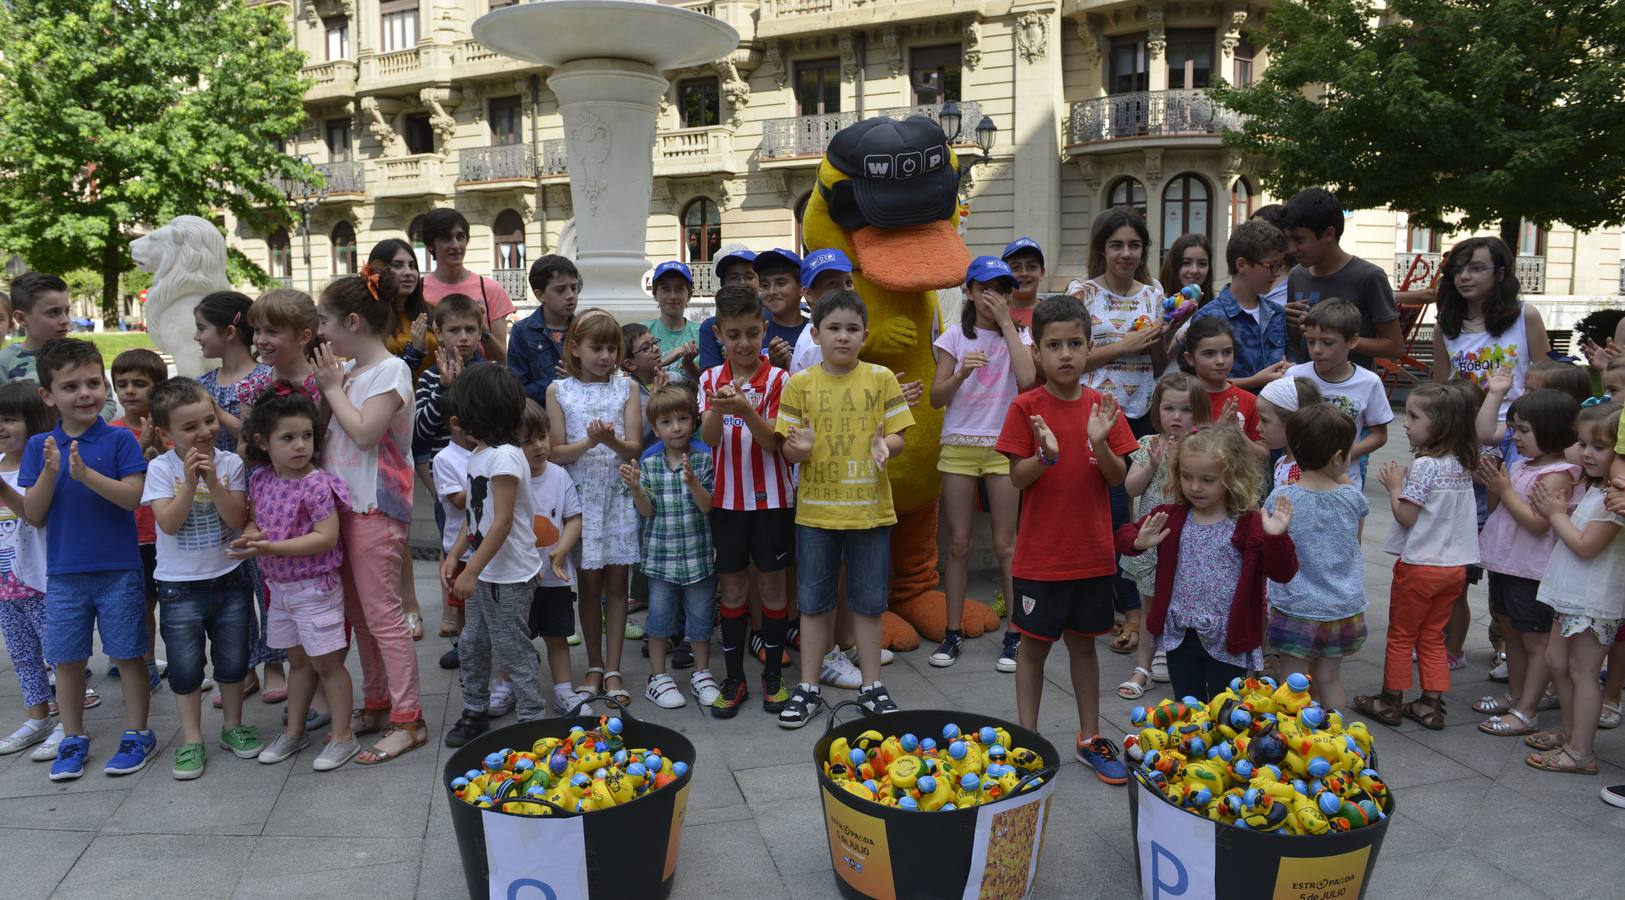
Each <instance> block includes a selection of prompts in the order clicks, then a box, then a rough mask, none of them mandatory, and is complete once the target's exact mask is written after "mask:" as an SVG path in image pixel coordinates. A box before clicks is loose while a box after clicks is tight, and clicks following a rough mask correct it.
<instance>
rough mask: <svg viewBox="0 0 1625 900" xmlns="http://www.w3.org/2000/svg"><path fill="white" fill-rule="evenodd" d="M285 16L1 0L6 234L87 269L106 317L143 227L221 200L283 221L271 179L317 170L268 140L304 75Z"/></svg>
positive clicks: (189, 3)
mask: <svg viewBox="0 0 1625 900" xmlns="http://www.w3.org/2000/svg"><path fill="white" fill-rule="evenodd" d="M282 16H283V12H282V10H281V8H280V7H252V8H251V7H248V6H246V5H245V3H244V0H10V2H8V3H7V4H5V5H4V6H0V161H3V162H0V246H3V247H5V248H6V249H7V250H10V251H12V252H14V253H17V254H19V255H20V256H22V257H23V258H24V259H25V260H27V261H28V263H29V264H30V265H31V266H33V267H35V268H37V269H41V270H46V271H54V272H70V271H73V270H75V269H81V268H86V267H89V268H92V269H94V270H96V271H97V272H98V273H100V275H101V280H102V285H103V288H102V309H103V313H104V315H106V316H108V317H109V318H111V317H112V316H114V315H116V311H117V303H116V301H117V295H118V284H119V275H120V274H121V273H123V272H125V271H128V270H129V269H131V268H132V266H133V263H132V261H131V260H130V255H129V242H130V240H132V239H133V238H134V237H135V236H137V235H138V234H140V233H141V232H142V231H144V230H147V229H150V228H153V227H156V226H158V225H161V224H163V223H164V222H166V221H168V220H169V219H170V218H172V217H174V216H177V215H182V214H187V213H190V214H193V215H199V216H203V217H205V218H216V213H217V211H218V210H222V209H225V210H230V211H231V213H232V214H233V215H234V216H236V218H237V219H238V221H240V222H242V223H244V224H246V225H247V226H248V227H250V228H254V229H257V230H258V229H266V228H269V227H271V225H272V223H273V222H279V221H285V220H286V218H287V212H286V202H285V200H284V198H283V195H282V191H281V189H280V187H279V186H278V185H279V182H280V180H282V179H288V180H296V181H297V180H306V181H308V180H312V178H313V177H314V176H313V173H311V172H310V171H309V169H308V167H306V166H302V165H301V164H300V163H299V162H298V161H297V160H295V159H293V158H291V157H289V156H288V155H286V154H285V153H283V152H281V151H280V150H279V149H278V143H279V141H280V139H282V138H285V137H287V136H289V135H292V134H294V133H295V132H297V131H298V130H299V129H300V128H301V127H302V126H303V125H304V121H305V112H304V107H303V97H304V93H305V90H306V88H307V87H308V84H307V83H306V82H305V81H304V80H302V79H301V77H300V68H301V67H302V66H303V65H304V55H303V54H302V53H300V52H299V51H298V50H296V49H294V48H293V46H292V42H291V39H290V37H289V34H288V30H287V27H286V24H285V23H284V22H283V19H282ZM239 262H246V260H239ZM248 269H249V270H251V271H247V272H246V274H248V275H249V276H250V277H251V278H253V279H254V280H258V281H265V282H268V281H269V279H268V278H267V277H266V276H265V274H264V273H263V272H261V271H259V269H258V267H256V266H252V264H249V266H248Z"/></svg>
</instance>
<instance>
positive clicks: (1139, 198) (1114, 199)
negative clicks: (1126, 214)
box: [1106, 178, 1145, 218]
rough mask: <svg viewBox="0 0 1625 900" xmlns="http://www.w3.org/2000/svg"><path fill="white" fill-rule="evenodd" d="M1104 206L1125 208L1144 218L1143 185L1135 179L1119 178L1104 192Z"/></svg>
mask: <svg viewBox="0 0 1625 900" xmlns="http://www.w3.org/2000/svg"><path fill="white" fill-rule="evenodd" d="M1106 206H1107V207H1113V206H1126V207H1128V208H1129V209H1132V210H1134V211H1135V212H1137V213H1139V214H1140V216H1141V217H1142V218H1143V217H1144V216H1145V185H1143V184H1141V183H1140V182H1139V180H1138V179H1135V178H1119V179H1118V180H1117V181H1115V182H1113V183H1112V186H1111V187H1110V188H1108V189H1107V190H1106Z"/></svg>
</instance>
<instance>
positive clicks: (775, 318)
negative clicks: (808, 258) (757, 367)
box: [750, 247, 850, 369]
mask: <svg viewBox="0 0 1625 900" xmlns="http://www.w3.org/2000/svg"><path fill="white" fill-rule="evenodd" d="M750 265H751V269H753V270H754V271H755V272H756V285H757V287H756V294H757V296H758V297H760V298H761V300H762V305H763V306H765V307H767V331H766V332H765V333H764V336H763V339H762V340H763V346H765V347H767V355H768V359H770V360H772V362H773V365H775V366H778V367H779V368H781V369H788V368H789V367H790V356H791V354H793V353H794V352H795V348H796V341H797V340H798V339H800V338H801V336H802V334H803V332H805V331H806V329H807V318H806V317H805V316H803V315H802V314H801V298H802V295H803V291H802V289H801V257H799V256H797V255H795V254H794V253H791V252H790V251H789V250H785V249H783V248H779V247H775V248H773V249H772V250H764V251H763V252H761V253H758V254H756V259H754V260H752V261H751V264H750ZM848 271H850V269H849V270H848ZM781 342H782V343H781Z"/></svg>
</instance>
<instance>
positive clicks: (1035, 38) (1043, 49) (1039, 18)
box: [1016, 9, 1049, 63]
mask: <svg viewBox="0 0 1625 900" xmlns="http://www.w3.org/2000/svg"><path fill="white" fill-rule="evenodd" d="M1016 49H1017V50H1018V51H1020V52H1021V58H1022V59H1024V60H1026V61H1027V62H1029V63H1035V62H1037V61H1039V60H1041V59H1043V58H1044V54H1046V53H1048V52H1049V12H1048V11H1047V10H1036V9H1034V10H1028V11H1027V12H1024V13H1022V14H1021V15H1020V16H1018V17H1016Z"/></svg>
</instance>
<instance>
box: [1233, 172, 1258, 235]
mask: <svg viewBox="0 0 1625 900" xmlns="http://www.w3.org/2000/svg"><path fill="white" fill-rule="evenodd" d="M1257 207H1258V195H1257V194H1255V193H1253V183H1252V182H1250V181H1248V180H1247V176H1245V175H1243V176H1241V177H1240V178H1237V179H1236V183H1235V184H1233V185H1231V186H1230V230H1232V231H1234V230H1235V228H1236V226H1237V225H1240V224H1241V223H1243V222H1245V221H1247V220H1248V219H1250V218H1252V217H1253V210H1254V209H1256V208H1257Z"/></svg>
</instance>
